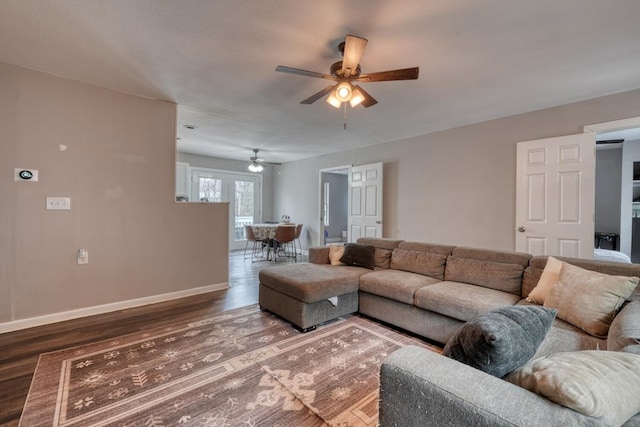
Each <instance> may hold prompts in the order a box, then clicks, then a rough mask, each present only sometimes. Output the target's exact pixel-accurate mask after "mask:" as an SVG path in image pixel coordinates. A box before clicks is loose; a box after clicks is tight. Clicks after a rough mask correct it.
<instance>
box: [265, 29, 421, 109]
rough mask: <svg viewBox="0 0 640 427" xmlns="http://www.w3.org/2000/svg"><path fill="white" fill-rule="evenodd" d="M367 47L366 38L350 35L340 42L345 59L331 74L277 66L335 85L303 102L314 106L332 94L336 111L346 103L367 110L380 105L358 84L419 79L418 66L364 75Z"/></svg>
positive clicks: (280, 68) (285, 71)
mask: <svg viewBox="0 0 640 427" xmlns="http://www.w3.org/2000/svg"><path fill="white" fill-rule="evenodd" d="M366 46H367V39H364V38H362V37H357V36H351V35H348V36H347V37H346V38H345V41H344V42H342V43H340V46H339V50H340V52H341V53H342V57H343V59H342V61H338V62H336V63H334V64H333V65H331V69H330V71H329V73H330V74H324V73H318V72H315V71H307V70H301V69H298V68H291V67H285V66H283V65H278V66H277V67H276V71H280V72H282V73H290V74H297V75H300V76H308V77H316V78H321V79H326V80H333V81H334V82H336V83H335V84H332V85H331V86H327V87H326V88H324V89H322V90H321V91H320V92H318V93H315V94H313V95H311V96H310V97H309V98H307V99H305V100H303V101H302V102H300V103H301V104H312V103H314V102H316V101H317V100H319V99H320V98H322V97H323V96H325V95H327V94H329V97H328V98H327V102H328V103H329V104H331V105H333V106H334V107H336V108H339V107H340V106H341V105H342V103H343V102H349V103H350V104H351V106H352V107H356V106H358V105H360V104H362V105H364V107H365V108H368V107H371V106H372V105H375V104H377V103H378V101H376V100H375V98H373V97H372V96H371V95H369V93H367V92H366V91H365V90H364V89H363V88H362V87H360V86H358V85H357V84H354V83H355V82H358V83H367V82H384V81H391V80H415V79H417V78H418V73H419V68H418V67H412V68H402V69H398V70H390V71H379V72H376V73H369V74H361V72H360V71H361V70H360V59H361V58H362V55H363V54H364V49H365V47H366Z"/></svg>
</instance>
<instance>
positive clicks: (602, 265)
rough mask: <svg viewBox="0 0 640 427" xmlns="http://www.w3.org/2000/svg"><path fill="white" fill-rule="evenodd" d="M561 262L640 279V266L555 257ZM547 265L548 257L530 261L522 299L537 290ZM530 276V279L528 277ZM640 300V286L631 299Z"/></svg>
mask: <svg viewBox="0 0 640 427" xmlns="http://www.w3.org/2000/svg"><path fill="white" fill-rule="evenodd" d="M555 258H557V259H559V260H560V261H564V262H568V263H569V264H571V265H575V266H576V267H580V268H584V269H585V270H591V271H597V272H599V273H604V274H610V275H612V276H630V277H631V276H635V277H640V264H628V263H622V262H608V261H600V260H594V259H586V258H569V257H559V256H557V257H555ZM546 263H547V256H546V255H538V256H534V257H533V258H531V260H530V261H529V267H528V268H527V271H525V276H524V279H523V282H522V297H523V298H525V297H526V296H527V295H528V294H529V292H530V291H531V290H532V289H533V288H535V286H536V285H537V284H538V281H539V280H540V275H541V274H542V271H543V269H544V267H545V265H546ZM527 276H528V277H527ZM636 298H637V299H638V300H640V286H638V287H637V288H636V290H635V292H634V295H632V297H631V299H636Z"/></svg>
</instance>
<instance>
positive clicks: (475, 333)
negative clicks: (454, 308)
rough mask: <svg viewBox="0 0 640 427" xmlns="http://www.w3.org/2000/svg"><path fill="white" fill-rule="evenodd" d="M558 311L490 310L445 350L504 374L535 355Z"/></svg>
mask: <svg viewBox="0 0 640 427" xmlns="http://www.w3.org/2000/svg"><path fill="white" fill-rule="evenodd" d="M556 313H557V310H553V309H548V308H543V307H538V306H512V307H502V308H499V309H496V310H491V311H489V312H486V313H483V314H480V315H478V316H476V317H475V318H473V319H471V320H470V321H468V322H467V323H465V324H464V326H462V328H460V329H459V330H458V332H456V334H455V335H454V336H453V337H451V339H450V340H449V342H448V343H447V345H446V346H445V348H444V350H443V352H442V354H443V355H445V356H447V357H450V358H452V359H455V360H457V361H459V362H462V363H464V364H465V365H469V366H472V367H474V368H476V369H480V370H481V371H484V372H486V373H488V374H490V375H493V376H495V377H498V378H502V377H503V376H505V375H506V374H508V373H509V372H511V371H512V370H514V369H516V368H518V367H520V366H522V365H524V364H525V363H526V362H528V361H529V360H530V359H531V358H532V357H533V355H534V354H535V352H536V350H537V348H538V346H539V345H540V343H542V341H543V340H544V337H545V336H546V335H547V332H548V331H549V328H550V327H551V324H552V322H553V319H554V318H555V315H556Z"/></svg>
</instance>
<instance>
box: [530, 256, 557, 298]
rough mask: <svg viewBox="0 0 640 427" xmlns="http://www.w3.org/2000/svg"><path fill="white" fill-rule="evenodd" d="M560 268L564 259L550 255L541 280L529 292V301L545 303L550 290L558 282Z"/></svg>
mask: <svg viewBox="0 0 640 427" xmlns="http://www.w3.org/2000/svg"><path fill="white" fill-rule="evenodd" d="M560 270H562V261H560V260H559V259H556V258H554V257H552V256H550V257H548V258H547V264H546V265H545V266H544V270H543V271H542V275H541V276H540V280H538V284H537V285H536V287H535V288H533V290H532V291H531V292H530V293H529V296H528V297H527V301H529V302H533V303H536V304H540V305H543V304H544V301H545V300H546V299H547V296H548V295H549V292H551V288H553V286H554V285H555V284H556V283H558V278H559V277H560Z"/></svg>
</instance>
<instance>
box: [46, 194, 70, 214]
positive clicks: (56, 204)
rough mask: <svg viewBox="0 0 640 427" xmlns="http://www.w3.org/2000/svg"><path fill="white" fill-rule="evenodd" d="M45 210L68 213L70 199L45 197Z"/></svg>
mask: <svg viewBox="0 0 640 427" xmlns="http://www.w3.org/2000/svg"><path fill="white" fill-rule="evenodd" d="M47 210H54V211H56V210H57V211H70V210H71V197H47Z"/></svg>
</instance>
